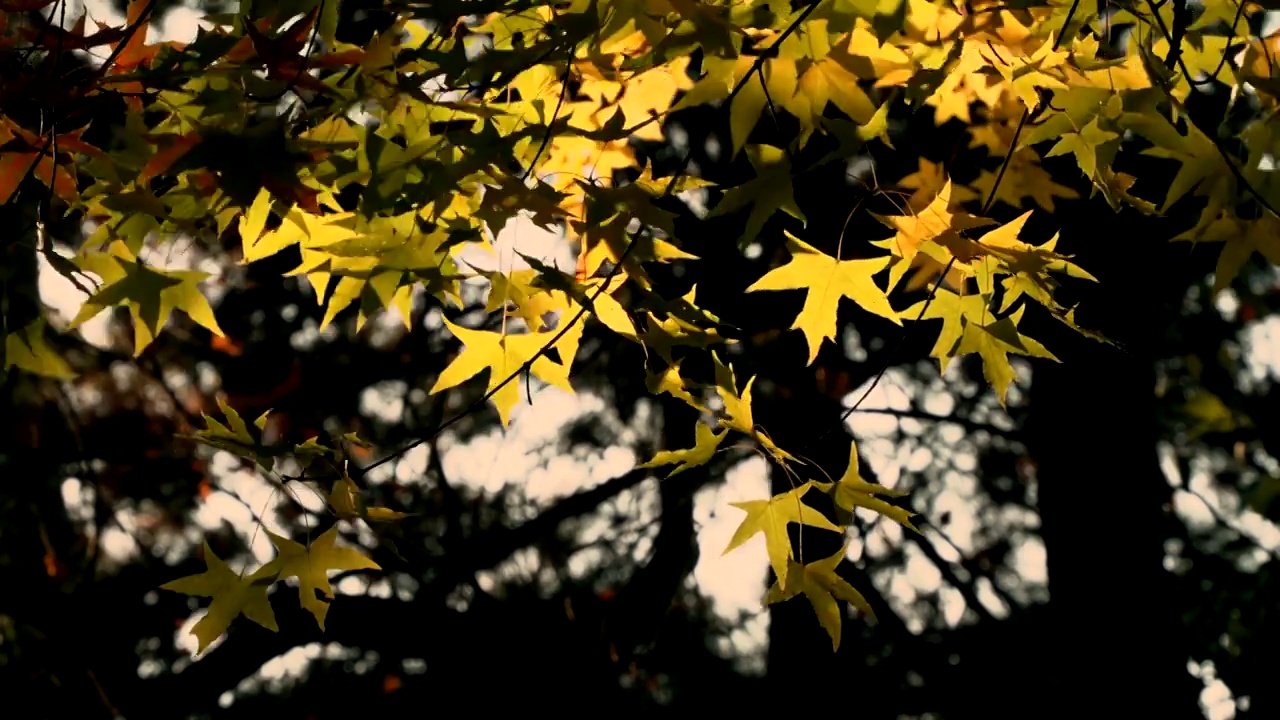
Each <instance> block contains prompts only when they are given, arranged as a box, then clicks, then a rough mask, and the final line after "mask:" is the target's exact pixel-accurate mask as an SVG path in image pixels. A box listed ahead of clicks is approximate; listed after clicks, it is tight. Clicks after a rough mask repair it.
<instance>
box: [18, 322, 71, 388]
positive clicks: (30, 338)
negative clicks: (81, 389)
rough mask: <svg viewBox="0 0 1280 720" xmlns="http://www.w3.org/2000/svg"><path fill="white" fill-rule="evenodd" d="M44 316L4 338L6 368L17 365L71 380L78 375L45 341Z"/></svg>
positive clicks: (24, 368) (38, 373) (28, 369)
mask: <svg viewBox="0 0 1280 720" xmlns="http://www.w3.org/2000/svg"><path fill="white" fill-rule="evenodd" d="M44 327H45V321H44V318H43V317H41V318H37V319H36V320H35V321H33V322H32V323H30V324H29V325H27V326H26V327H24V328H22V329H21V330H19V331H17V332H12V333H9V334H8V335H7V336H5V338H4V369H5V370H8V369H9V368H11V367H14V366H17V367H19V368H22V369H23V370H26V371H27V372H30V373H35V374H36V375H43V376H44V377H51V378H55V379H58V380H70V379H71V378H74V377H75V376H76V373H75V371H74V370H72V369H71V366H70V365H68V364H67V361H66V360H63V359H62V356H61V355H59V354H58V353H57V352H56V351H54V349H53V348H51V347H49V344H48V343H46V342H45V341H44Z"/></svg>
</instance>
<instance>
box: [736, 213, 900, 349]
mask: <svg viewBox="0 0 1280 720" xmlns="http://www.w3.org/2000/svg"><path fill="white" fill-rule="evenodd" d="M786 236H787V249H788V250H790V251H791V261H790V262H788V263H787V264H786V265H783V266H782V267H778V268H774V269H773V270H770V271H769V272H768V273H767V274H765V276H764V277H762V278H760V279H759V280H757V281H756V282H754V283H752V284H751V286H750V287H748V288H747V292H755V291H758V290H805V291H806V294H805V299H804V306H803V307H802V308H801V309H800V314H799V315H797V316H796V319H795V322H793V323H792V324H791V329H792V330H797V329H798V330H801V331H802V332H804V336H805V339H806V340H807V341H808V343H809V361H808V362H807V363H806V365H812V364H813V361H814V359H816V358H817V357H818V348H819V347H821V346H822V341H823V340H824V339H826V340H833V341H834V340H835V338H836V315H837V312H838V311H839V308H840V300H841V298H849V299H850V300H853V301H854V302H855V303H857V304H858V305H859V306H860V307H861V308H863V309H864V310H866V311H868V312H871V313H874V314H876V315H879V316H880V317H884V318H888V319H890V320H892V321H893V322H895V323H897V324H899V325H901V324H902V321H901V320H899V319H898V313H897V312H895V311H894V309H893V307H892V306H890V304H889V297H888V296H887V295H885V292H884V291H883V290H881V289H880V288H879V287H878V286H877V285H876V284H875V281H873V280H872V279H871V278H872V276H873V275H875V274H876V273H878V272H880V271H881V270H884V269H885V268H887V267H889V263H890V262H892V261H893V258H891V257H888V256H885V257H879V258H872V259H868V260H837V259H836V258H833V257H831V256H829V255H825V254H823V253H822V252H820V251H818V250H817V249H816V248H814V247H813V246H811V245H809V244H808V243H806V242H804V241H803V240H800V239H799V238H796V237H795V236H794V235H792V234H791V233H786Z"/></svg>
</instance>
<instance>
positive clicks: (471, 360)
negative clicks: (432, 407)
mask: <svg viewBox="0 0 1280 720" xmlns="http://www.w3.org/2000/svg"><path fill="white" fill-rule="evenodd" d="M444 324H445V326H446V327H448V328H449V331H450V332H452V333H453V334H454V335H455V336H456V337H457V338H458V339H459V340H461V341H462V344H463V349H462V352H461V353H459V354H458V356H457V357H455V358H454V359H453V362H451V363H449V365H448V367H446V368H445V369H444V370H443V371H442V372H441V373H440V376H439V377H437V378H436V383H435V385H433V386H432V388H431V394H432V395H434V394H436V393H438V392H440V391H441V390H448V389H449V388H451V387H456V386H458V385H460V384H462V383H464V382H466V381H467V380H470V379H471V378H472V377H474V376H475V375H477V374H478V373H480V371H482V370H488V371H489V385H488V387H487V389H486V392H492V393H493V397H492V398H491V399H492V401H493V404H494V406H495V407H497V409H498V415H499V416H500V417H501V418H502V424H503V425H507V424H508V423H509V422H510V419H511V409H512V408H513V407H515V405H516V403H517V402H519V400H520V385H519V383H518V378H517V379H514V380H512V381H511V382H508V383H507V384H506V385H503V386H502V388H501V389H498V390H497V391H496V392H495V389H496V388H497V387H498V385H499V383H501V382H502V381H503V380H506V379H507V378H508V377H510V376H511V375H512V374H513V373H515V372H516V371H518V370H519V369H520V368H521V367H523V366H524V365H525V364H526V363H528V362H529V361H530V360H531V359H532V358H533V356H534V355H536V354H537V353H538V351H539V350H541V349H542V346H543V345H545V344H547V342H549V341H550V340H551V338H553V337H555V333H554V332H545V333H525V334H523V335H505V334H503V333H500V332H493V331H489V330H472V329H470V328H464V327H461V326H459V325H454V324H453V323H451V322H449V321H448V320H445V321H444ZM570 334H571V333H566V335H565V337H564V338H561V343H563V341H564V340H565V339H567V338H568V337H569V335H570ZM559 345H560V343H557V349H558V348H559ZM561 357H563V355H562V356H561ZM571 362H572V357H570V358H567V359H566V363H571ZM530 370H531V371H532V372H533V374H534V375H536V376H537V377H538V378H539V379H541V380H543V381H545V382H547V383H550V384H552V385H555V386H556V387H558V388H560V389H562V390H564V391H566V392H573V386H572V385H570V384H569V367H568V365H561V364H560V363H556V362H553V361H552V360H550V359H549V358H547V357H546V356H545V355H542V356H539V357H538V359H537V360H534V361H533V363H532V365H531V366H530Z"/></svg>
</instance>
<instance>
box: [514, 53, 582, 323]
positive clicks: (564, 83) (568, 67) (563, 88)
mask: <svg viewBox="0 0 1280 720" xmlns="http://www.w3.org/2000/svg"><path fill="white" fill-rule="evenodd" d="M577 47H578V46H577V44H570V45H569V54H568V57H567V59H566V60H565V61H564V73H562V74H561V75H560V96H559V97H558V98H556V107H555V109H554V110H552V111H551V120H549V121H548V122H547V132H546V134H545V135H543V136H542V142H541V143H540V144H539V145H538V151H537V152H535V153H534V154H533V159H532V160H530V161H529V167H527V168H525V169H524V174H522V175H521V176H520V182H521V183H524V181H526V180H528V179H529V176H530V175H532V174H533V169H534V168H535V167H536V166H537V165H538V158H539V157H541V156H542V153H543V152H544V151H545V150H546V149H547V145H549V144H550V143H551V136H552V135H554V134H555V124H556V118H558V117H560V110H561V109H562V108H564V98H565V96H566V95H568V94H569V76H570V74H571V73H572V72H573V52H574V50H576V49H577ZM505 312H506V311H505V310H504V311H503V313H504V314H503V317H504V318H505V317H506V314H505Z"/></svg>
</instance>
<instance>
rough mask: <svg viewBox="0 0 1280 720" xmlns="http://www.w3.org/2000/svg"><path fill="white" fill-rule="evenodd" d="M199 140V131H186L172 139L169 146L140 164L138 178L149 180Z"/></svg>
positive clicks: (163, 170)
mask: <svg viewBox="0 0 1280 720" xmlns="http://www.w3.org/2000/svg"><path fill="white" fill-rule="evenodd" d="M199 142H200V133H198V132H193V133H187V134H186V135H183V136H181V137H179V138H177V139H176V140H174V141H173V142H172V143H171V144H170V145H169V147H167V148H165V149H163V150H161V151H160V152H158V153H156V154H155V155H153V156H152V157H151V159H150V160H148V161H147V164H146V165H143V166H142V172H140V173H139V174H138V180H139V181H141V182H144V183H145V182H149V181H150V180H151V178H153V177H155V176H157V175H160V174H161V173H163V172H165V171H166V170H168V169H169V167H170V166H172V165H173V164H174V163H175V162H177V160H178V158H180V157H182V156H183V155H186V154H187V152H188V151H190V150H191V148H193V147H195V146H196V145H197V144H199Z"/></svg>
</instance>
